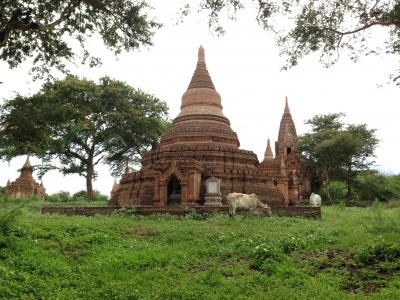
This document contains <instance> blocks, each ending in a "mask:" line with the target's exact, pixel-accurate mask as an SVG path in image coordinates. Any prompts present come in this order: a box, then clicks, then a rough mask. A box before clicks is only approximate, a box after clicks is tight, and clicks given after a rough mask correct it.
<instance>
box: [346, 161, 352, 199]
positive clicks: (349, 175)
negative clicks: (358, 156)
mask: <svg viewBox="0 0 400 300" xmlns="http://www.w3.org/2000/svg"><path fill="white" fill-rule="evenodd" d="M346 177H347V178H346V185H347V195H346V198H347V200H348V201H349V200H351V196H352V195H351V194H352V190H351V181H352V180H351V165H350V164H348V165H347V176H346Z"/></svg>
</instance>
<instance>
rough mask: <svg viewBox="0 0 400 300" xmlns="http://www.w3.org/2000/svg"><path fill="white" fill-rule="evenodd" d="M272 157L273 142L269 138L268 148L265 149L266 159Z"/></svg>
mask: <svg viewBox="0 0 400 300" xmlns="http://www.w3.org/2000/svg"><path fill="white" fill-rule="evenodd" d="M272 158H274V154H273V153H272V149H271V143H270V141H269V139H268V142H267V149H265V153H264V159H272Z"/></svg>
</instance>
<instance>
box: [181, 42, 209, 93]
mask: <svg viewBox="0 0 400 300" xmlns="http://www.w3.org/2000/svg"><path fill="white" fill-rule="evenodd" d="M194 88H209V89H213V90H215V87H214V84H213V82H212V80H211V77H210V74H209V73H208V70H207V65H206V59H205V54H204V48H203V46H200V48H199V53H198V59H197V65H196V70H195V71H194V73H193V76H192V80H191V81H190V83H189V87H188V90H190V89H194Z"/></svg>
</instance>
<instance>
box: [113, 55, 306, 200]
mask: <svg viewBox="0 0 400 300" xmlns="http://www.w3.org/2000/svg"><path fill="white" fill-rule="evenodd" d="M239 146H240V143H239V139H238V137H237V134H236V133H235V132H234V131H233V130H232V128H231V127H230V121H229V119H228V118H227V117H226V116H225V115H224V113H223V111H222V105H221V96H220V95H219V94H218V92H217V91H216V89H215V87H214V84H213V82H212V80H211V77H210V75H209V73H208V70H207V67H206V62H205V56H204V49H203V47H200V49H199V53H198V61H197V66H196V69H195V71H194V74H193V76H192V79H191V81H190V83H189V86H188V88H187V91H186V92H185V93H184V94H183V96H182V104H181V111H180V113H179V115H178V116H177V117H176V118H175V119H174V121H173V124H172V127H171V129H170V130H169V131H168V132H167V133H166V134H164V135H163V136H162V137H161V140H160V143H159V144H158V145H157V146H156V147H154V148H153V149H152V150H150V151H149V152H147V153H146V154H145V155H144V156H143V158H142V160H141V166H142V167H141V169H140V170H139V171H126V172H125V174H124V175H123V176H122V179H121V180H120V182H119V183H118V184H115V185H114V187H113V190H112V193H111V201H110V205H111V206H122V207H124V206H132V205H150V206H157V207H162V206H169V205H180V206H183V207H191V206H201V205H204V203H205V198H206V197H205V194H206V186H205V185H206V181H207V179H209V178H212V177H213V178H216V179H217V180H219V182H220V194H221V196H222V197H221V198H222V204H226V195H227V194H229V193H231V192H239V193H256V194H257V195H258V197H259V198H260V200H261V201H263V202H266V203H268V204H269V205H271V206H288V205H297V204H298V203H299V194H300V193H304V194H307V193H308V192H309V188H307V187H308V186H309V184H306V183H307V182H308V180H307V178H306V177H305V174H304V171H303V170H302V169H301V166H300V164H299V156H298V155H297V154H296V129H295V126H294V122H293V119H292V116H291V114H290V110H289V106H288V103H287V100H286V105H285V109H284V113H283V116H282V120H281V124H280V129H279V135H278V141H277V142H276V144H275V151H276V156H275V157H274V156H273V153H272V149H271V145H270V142H269V140H268V143H267V148H266V151H265V157H264V160H263V161H262V162H261V163H259V161H258V159H257V156H256V154H255V153H254V152H252V151H248V150H242V149H240V148H239ZM206 204H207V203H206Z"/></svg>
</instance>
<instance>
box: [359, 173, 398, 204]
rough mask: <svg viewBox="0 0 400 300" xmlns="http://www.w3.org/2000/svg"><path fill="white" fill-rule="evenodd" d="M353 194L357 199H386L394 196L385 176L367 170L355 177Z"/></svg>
mask: <svg viewBox="0 0 400 300" xmlns="http://www.w3.org/2000/svg"><path fill="white" fill-rule="evenodd" d="M354 194H355V196H356V197H357V198H358V199H359V200H367V201H373V200H374V199H378V200H379V201H387V200H389V199H391V198H393V197H394V193H393V191H391V190H390V188H389V186H388V184H387V176H384V175H382V174H379V173H377V172H368V173H365V174H362V175H359V176H357V177H356V180H355V181H354Z"/></svg>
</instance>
